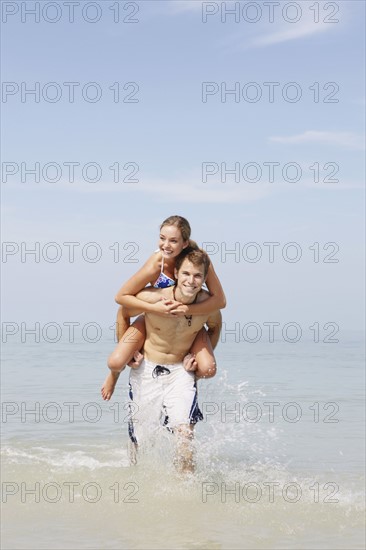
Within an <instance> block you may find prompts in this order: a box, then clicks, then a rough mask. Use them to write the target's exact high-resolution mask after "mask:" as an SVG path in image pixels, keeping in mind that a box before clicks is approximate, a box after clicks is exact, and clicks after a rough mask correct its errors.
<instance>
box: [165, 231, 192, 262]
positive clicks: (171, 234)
mask: <svg viewBox="0 0 366 550" xmlns="http://www.w3.org/2000/svg"><path fill="white" fill-rule="evenodd" d="M187 245H188V242H187V241H183V237H182V233H181V231H180V229H178V227H177V226H175V225H164V226H163V227H162V228H161V230H160V238H159V249H160V250H161V252H162V254H163V256H164V258H176V257H177V256H179V254H180V253H181V252H182V250H183V248H185V247H186V246H187Z"/></svg>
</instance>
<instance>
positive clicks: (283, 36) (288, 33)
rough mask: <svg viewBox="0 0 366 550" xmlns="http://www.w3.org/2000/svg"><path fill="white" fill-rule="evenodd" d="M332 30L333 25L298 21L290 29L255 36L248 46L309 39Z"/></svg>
mask: <svg viewBox="0 0 366 550" xmlns="http://www.w3.org/2000/svg"><path fill="white" fill-rule="evenodd" d="M332 28H335V25H334V24H333V25H332V24H330V23H321V22H319V23H314V21H311V20H305V21H303V22H302V21H299V22H298V23H292V24H291V27H290V28H288V27H286V28H282V29H280V30H279V31H277V32H273V33H270V34H262V35H260V36H257V37H256V38H253V40H252V42H251V44H250V45H251V46H252V47H262V46H271V45H272V44H279V43H281V42H288V41H289V40H299V39H300V38H306V37H310V36H313V35H314V34H320V33H324V32H327V31H330V30H331V29H332Z"/></svg>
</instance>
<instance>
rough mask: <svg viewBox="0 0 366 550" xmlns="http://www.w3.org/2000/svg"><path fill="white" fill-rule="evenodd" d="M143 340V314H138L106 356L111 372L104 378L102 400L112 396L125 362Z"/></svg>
mask: <svg viewBox="0 0 366 550" xmlns="http://www.w3.org/2000/svg"><path fill="white" fill-rule="evenodd" d="M117 330H118V329H117ZM144 341H145V318H144V316H143V315H140V317H138V318H137V319H136V320H135V321H134V322H133V323H132V325H131V326H130V327H129V328H128V329H127V331H126V332H125V333H124V334H123V335H122V337H121V339H120V340H119V342H118V344H117V346H116V348H115V350H114V351H113V352H112V353H111V355H110V356H109V358H108V367H109V368H110V370H111V372H110V373H109V374H108V376H107V378H106V379H105V381H104V384H103V386H102V389H101V393H102V397H103V399H104V400H107V401H108V400H109V399H110V398H111V397H112V394H113V392H114V388H115V386H116V383H117V380H118V378H119V375H120V373H121V372H122V371H123V369H124V368H125V366H126V364H127V363H128V362H129V361H131V359H132V358H133V356H134V354H135V352H137V351H139V350H140V349H141V348H142V347H143V345H144Z"/></svg>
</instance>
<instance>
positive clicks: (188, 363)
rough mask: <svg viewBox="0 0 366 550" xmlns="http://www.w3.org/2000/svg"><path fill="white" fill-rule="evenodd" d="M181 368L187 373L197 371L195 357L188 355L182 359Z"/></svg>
mask: <svg viewBox="0 0 366 550" xmlns="http://www.w3.org/2000/svg"><path fill="white" fill-rule="evenodd" d="M183 367H184V368H185V369H186V371H188V372H194V371H196V370H197V367H198V363H197V361H196V356H195V355H192V353H188V354H187V355H186V356H185V358H184V359H183Z"/></svg>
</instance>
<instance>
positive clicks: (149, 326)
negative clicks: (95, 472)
mask: <svg viewBox="0 0 366 550" xmlns="http://www.w3.org/2000/svg"><path fill="white" fill-rule="evenodd" d="M209 262H210V260H209V258H208V256H207V254H206V253H205V252H202V251H200V250H194V251H187V254H186V255H185V256H182V257H181V258H180V259H179V261H177V263H176V269H175V277H176V279H177V284H176V286H174V287H169V288H146V289H144V290H142V291H141V292H139V294H138V295H137V297H138V298H140V299H141V300H145V301H146V302H149V303H157V302H158V301H160V300H161V299H162V298H166V299H168V300H171V299H173V300H177V301H179V302H181V303H183V304H192V303H199V302H202V301H204V300H207V299H208V297H209V293H208V292H207V291H205V290H202V285H203V283H204V281H205V277H206V275H207V270H208V266H209ZM145 323H146V339H145V344H144V360H143V362H142V363H141V365H140V366H139V367H138V368H135V369H131V372H130V398H131V400H132V402H133V403H134V404H135V405H136V406H134V407H132V411H133V414H132V417H131V420H130V422H129V435H130V439H131V441H132V442H133V444H134V446H135V448H137V445H139V444H140V443H141V442H142V441H143V439H144V438H145V435H144V434H147V433H148V434H149V435H151V434H153V433H154V432H155V431H156V430H158V429H159V426H161V419H162V418H163V419H164V425H165V426H167V427H168V428H170V429H171V430H172V431H174V434H175V435H176V438H177V452H176V455H177V457H176V466H177V469H178V471H180V472H192V471H193V470H194V463H193V449H192V444H191V440H192V438H193V428H194V425H195V423H196V422H197V421H198V420H201V419H202V414H201V411H200V410H199V408H198V404H197V388H196V381H195V375H194V371H195V370H196V368H197V362H196V357H193V356H192V357H191V358H190V359H188V361H187V360H186V361H185V363H184V365H183V358H184V357H185V356H186V355H187V353H188V352H189V350H190V348H191V346H192V343H193V341H194V339H195V337H196V335H197V333H198V331H199V330H200V329H201V328H202V327H203V326H204V325H207V327H208V330H207V334H208V337H209V338H210V341H211V344H212V347H213V348H214V347H215V346H216V344H217V342H218V340H219V336H220V331H221V313H220V311H217V312H215V313H213V314H210V315H194V316H191V315H190V316H183V317H163V316H161V315H158V314H154V313H150V312H147V313H145ZM202 344H203V342H202ZM202 347H204V346H202ZM199 353H200V350H199V351H198V352H197V354H196V355H198V354H199ZM126 359H127V360H128V359H129V358H126ZM127 360H126V362H127ZM110 368H111V367H110ZM212 368H213V369H215V368H216V367H215V365H213V366H212ZM111 371H112V373H113V372H114V369H113V368H111ZM115 374H116V375H118V373H117V372H115ZM135 410H136V413H135V412H134V411H135ZM132 461H133V460H132Z"/></svg>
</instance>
